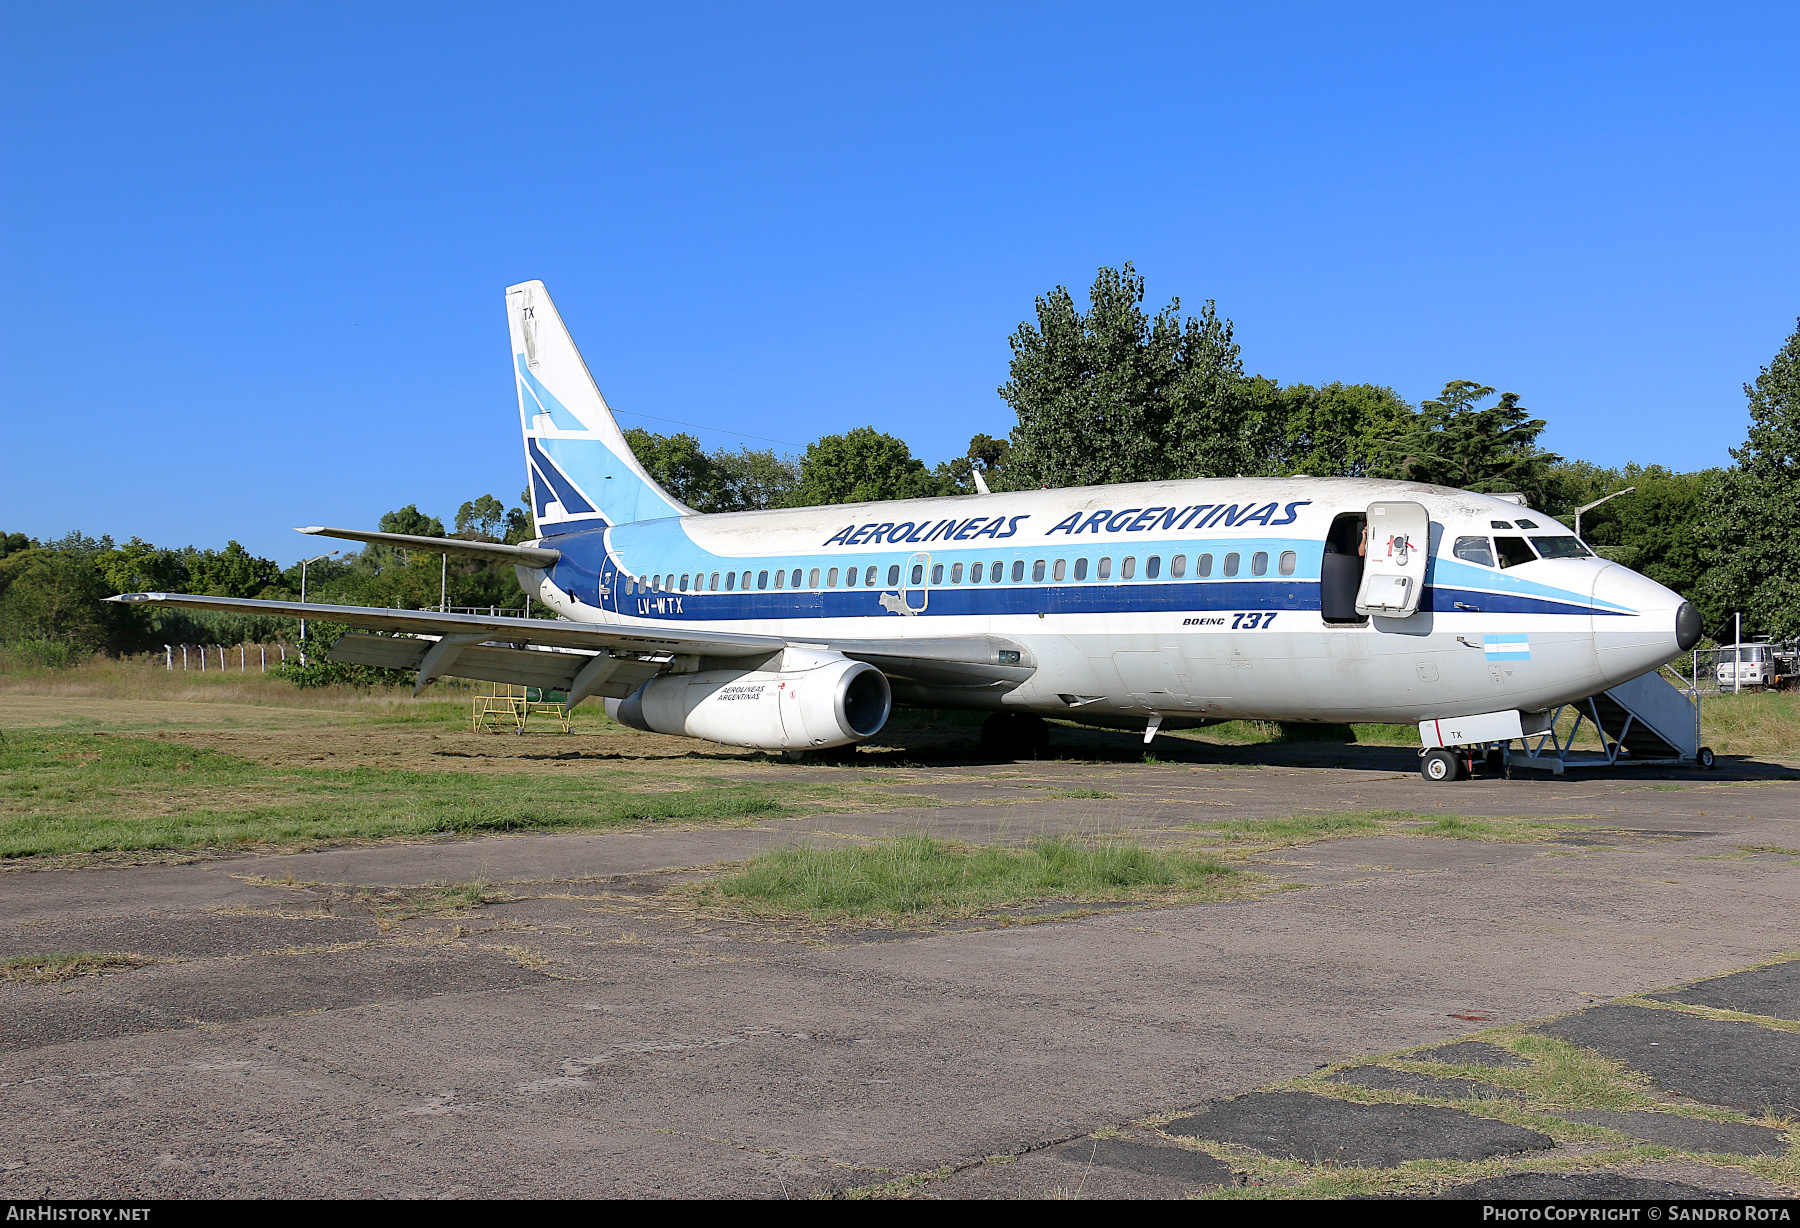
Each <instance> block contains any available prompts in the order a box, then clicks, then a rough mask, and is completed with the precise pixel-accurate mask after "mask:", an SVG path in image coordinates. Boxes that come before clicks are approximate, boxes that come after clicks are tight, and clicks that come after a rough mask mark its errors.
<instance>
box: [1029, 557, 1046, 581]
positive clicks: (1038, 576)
mask: <svg viewBox="0 0 1800 1228" xmlns="http://www.w3.org/2000/svg"><path fill="white" fill-rule="evenodd" d="M1045 566H1046V564H1045V562H1044V560H1043V559H1039V560H1038V561H1037V562H1035V563H1033V564H1032V565H1031V582H1032V583H1033V584H1042V583H1043V582H1044V568H1045Z"/></svg>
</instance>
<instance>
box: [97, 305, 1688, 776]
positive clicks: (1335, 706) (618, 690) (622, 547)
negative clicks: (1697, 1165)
mask: <svg viewBox="0 0 1800 1228" xmlns="http://www.w3.org/2000/svg"><path fill="white" fill-rule="evenodd" d="M506 304H507V317H508V321H509V324H510V332H511V341H512V345H511V356H512V366H513V371H514V376H515V382H516V384H517V388H518V401H519V415H520V425H521V429H522V432H523V436H524V450H525V463H526V472H527V476H528V481H529V488H528V489H529V493H530V496H531V499H532V504H533V506H532V511H533V513H534V514H535V516H536V522H537V530H538V532H539V534H540V537H539V538H538V539H537V540H536V541H532V542H527V543H525V544H522V545H517V546H506V545H498V544H492V543H486V542H473V541H464V540H460V539H443V538H422V537H411V536H407V535H402V534H392V533H371V532H362V531H357V530H349V529H334V528H310V529H305V530H302V531H303V532H307V533H317V534H324V535H327V536H332V537H338V538H345V539H348V540H351V541H359V542H381V543H386V544H389V545H394V546H400V547H404V548H408V549H414V550H428V551H437V552H447V553H451V554H456V555H471V556H475V557H480V558H486V559H494V560H504V561H506V562H510V563H512V564H514V565H515V567H516V569H517V574H518V577H519V581H520V583H521V585H522V586H523V587H524V589H525V591H526V592H527V593H529V594H530V595H531V596H532V597H533V598H535V599H536V600H537V601H539V602H541V603H543V605H545V606H546V607H548V608H549V609H550V610H553V611H554V612H555V613H556V614H557V615H559V616H560V617H559V618H558V619H557V620H555V621H551V620H545V619H524V618H511V617H483V616H480V615H467V614H451V613H441V612H436V611H429V610H387V609H373V608H365V607H353V606H332V605H318V604H311V605H303V604H301V603H298V602H285V601H248V600H230V599H225V598H215V597H195V596H183V595H179V594H165V593H133V594H127V595H124V596H121V597H117V598H114V600H118V601H131V602H145V603H152V604H159V605H168V606H178V607H182V608H187V609H203V610H218V611H237V612H245V613H250V612H256V613H269V614H281V615H290V616H303V617H306V618H310V619H317V620H321V621H328V622H337V623H346V624H349V625H350V626H352V627H357V628H361V629H364V630H365V631H373V632H381V633H385V634H377V635H369V634H357V633H351V634H347V635H345V636H343V637H342V638H341V639H340V640H339V641H338V642H337V644H336V645H335V646H334V648H333V649H332V651H331V659H332V660H337V661H348V662H359V663H363V664H368V665H378V666H387V667H395V668H404V669H409V670H416V671H417V674H418V686H419V688H421V689H422V688H423V687H424V686H425V685H427V684H428V683H430V682H431V681H432V680H433V679H435V678H438V677H441V676H444V675H446V674H455V675H457V676H461V677H469V678H479V679H487V680H492V681H497V682H506V683H515V684H524V685H528V686H538V687H545V688H554V689H558V690H562V691H564V692H566V693H567V696H568V703H569V704H570V705H571V706H572V705H574V704H578V703H580V702H581V701H582V700H584V699H587V698H590V697H600V698H601V699H603V700H604V702H605V705H606V709H607V711H608V713H610V714H611V715H612V716H614V717H615V718H616V719H618V720H620V721H623V722H624V723H626V724H628V725H633V726H636V727H638V728H641V729H647V730H655V731H659V732H662V733H669V734H679V735H686V736H689V737H695V738H703V739H707V740H710V741H714V742H720V743H726V744H731V745H737V746H746V747H757V748H762V749H766V750H772V751H784V752H788V753H789V754H790V756H797V755H798V754H799V753H801V752H805V751H809V750H811V751H824V750H829V749H832V748H839V747H853V746H854V744H856V743H857V742H860V741H862V740H865V739H867V738H869V737H872V736H873V735H875V734H876V733H877V732H879V731H880V729H881V728H882V726H883V724H884V723H885V722H886V720H887V719H888V715H889V712H890V710H891V708H892V706H893V705H894V704H900V705H907V706H919V707H930V708H956V709H972V710H977V711H987V712H989V713H991V714H992V715H991V716H990V718H989V720H988V723H987V726H986V727H985V728H984V731H983V743H984V746H985V747H986V748H987V749H988V750H989V751H991V752H1001V753H1010V754H1030V753H1033V752H1035V751H1041V748H1042V745H1043V741H1044V739H1045V737H1046V730H1045V725H1044V721H1043V718H1045V717H1053V718H1057V719H1061V720H1070V721H1079V722H1085V723H1089V724H1097V725H1107V726H1112V727H1116V728H1131V729H1136V730H1141V731H1143V733H1144V739H1145V741H1146V742H1148V741H1150V740H1151V738H1153V737H1154V736H1155V734H1156V733H1157V731H1158V730H1160V729H1175V728H1183V727H1192V726H1196V725H1203V724H1208V723H1213V722H1218V721H1225V720H1238V719H1245V718H1253V719H1259V720H1271V721H1283V722H1320V723H1345V722H1399V721H1408V722H1422V724H1421V729H1422V731H1423V736H1424V740H1425V743H1426V745H1427V746H1428V747H1444V748H1455V747H1464V748H1467V747H1471V746H1474V745H1477V744H1491V743H1504V742H1505V741H1507V740H1509V739H1517V738H1521V737H1524V736H1526V735H1528V734H1532V733H1536V732H1539V731H1541V730H1542V729H1544V728H1545V727H1546V726H1547V724H1548V721H1549V715H1548V714H1549V713H1550V712H1551V711H1552V710H1554V709H1555V708H1556V707H1557V706H1558V705H1561V704H1565V703H1569V702H1572V701H1575V700H1578V699H1581V698H1583V697H1585V696H1589V695H1594V694H1596V693H1598V692H1600V691H1604V690H1607V689H1609V688H1611V687H1613V686H1615V685H1617V684H1619V683H1622V682H1625V681H1627V680H1629V679H1632V678H1634V677H1637V676H1638V675H1641V674H1644V673H1646V672H1647V671H1650V670H1654V669H1656V668H1657V667H1658V666H1659V665H1661V664H1663V663H1664V662H1666V661H1669V660H1671V659H1672V658H1674V657H1676V656H1677V655H1679V654H1680V653H1682V652H1685V651H1686V650H1687V649H1688V648H1690V647H1691V646H1692V645H1693V644H1694V643H1695V642H1696V641H1697V640H1698V639H1699V637H1700V618H1699V615H1698V613H1697V612H1696V611H1695V609H1694V607H1693V606H1692V605H1690V604H1688V603H1687V602H1685V601H1683V600H1682V599H1681V597H1680V596H1678V595H1677V594H1675V593H1673V592H1670V591H1669V590H1668V589H1666V588H1663V587H1662V586H1661V585H1659V584H1656V583H1655V582H1653V581H1651V580H1649V579H1647V578H1645V577H1644V576H1641V575H1638V574H1636V573H1635V572H1632V571H1630V570H1628V569H1627V568H1625V567H1622V566H1620V565H1619V564H1617V563H1612V562H1609V561H1607V560H1605V559H1602V558H1598V557H1596V556H1595V555H1594V554H1593V552H1592V551H1590V550H1589V549H1588V548H1587V546H1586V545H1584V544H1583V543H1582V542H1581V541H1580V540H1579V539H1578V538H1577V537H1576V536H1575V534H1574V533H1573V532H1571V531H1570V530H1569V529H1568V528H1566V527H1565V526H1563V525H1561V524H1559V523H1557V522H1556V521H1554V520H1551V519H1550V518H1548V517H1546V516H1544V515H1543V514H1542V513H1540V512H1537V511H1534V510H1532V509H1531V508H1529V507H1527V506H1525V505H1524V503H1523V501H1522V500H1520V499H1518V498H1517V497H1509V496H1496V495H1482V494H1472V493H1470V492H1468V491H1462V490H1452V489H1448V488H1445V487H1439V486H1427V485H1421V484H1417V483H1410V482H1390V481H1375V480H1366V479H1358V478H1311V477H1285V478H1254V477H1253V478H1215V479H1203V480H1191V481H1171V482H1148V483H1138V484H1132V485H1119V486H1092V487H1083V488H1079V489H1064V490H1033V491H1015V492H1004V493H996V494H987V493H982V494H974V495H961V496H954V497H948V498H931V499H907V500H902V501H895V502H886V503H862V504H847V505H836V506H828V507H804V508H793V509H779V510H769V511H756V512H734V513H725V514H713V515H703V514H698V513H696V512H694V511H693V510H692V509H690V508H688V507H686V506H684V505H683V504H681V503H680V502H679V501H677V500H676V499H675V498H674V497H673V496H672V495H670V494H669V493H668V492H667V491H666V490H664V489H663V488H662V487H661V486H660V485H658V484H657V482H656V481H655V480H653V479H652V478H651V477H650V475H649V474H648V473H647V472H646V471H645V470H644V468H643V466H642V465H641V464H639V462H638V460H637V459H636V457H635V456H634V455H633V454H632V451H631V449H630V447H629V446H628V445H627V444H626V441H625V438H624V435H623V434H622V433H621V431H620V430H619V427H618V425H617V423H616V422H615V420H614V418H613V415H612V412H611V411H610V410H609V409H608V408H607V405H606V401H605V400H604V398H603V397H602V396H601V395H600V391H599V389H598V387H597V386H596V385H595V383H594V380H593V377H592V376H591V375H590V374H589V372H588V368H587V366H586V364H585V363H584V362H583V360H582V358H581V355H580V353H579V352H578V351H577V350H576V348H575V344H574V342H573V340H572V339H571V337H570V335H569V332H568V330H567V329H566V328H565V327H564V324H563V321H562V318H561V316H560V315H558V313H557V310H556V308H555V306H554V305H553V304H552V302H551V300H550V296H549V294H548V293H547V292H546V291H545V289H544V286H543V283H541V282H536V281H530V282H525V283H523V284H521V285H517V286H513V287H511V288H510V289H508V290H507V291H506ZM395 633H400V634H399V635H396V634H395ZM1468 761H1469V760H1468V755H1467V754H1466V753H1465V754H1463V755H1460V756H1459V755H1458V754H1456V753H1453V751H1451V750H1447V749H1443V750H1434V751H1432V752H1431V753H1429V754H1427V755H1426V756H1425V759H1424V771H1425V774H1426V776H1427V778H1428V779H1453V778H1456V777H1457V776H1459V775H1463V774H1466V771H1467V766H1468Z"/></svg>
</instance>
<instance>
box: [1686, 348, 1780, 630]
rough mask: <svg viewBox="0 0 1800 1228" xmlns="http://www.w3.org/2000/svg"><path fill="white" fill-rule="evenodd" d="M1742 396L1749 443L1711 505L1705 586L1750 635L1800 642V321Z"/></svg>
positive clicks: (1717, 488)
mask: <svg viewBox="0 0 1800 1228" xmlns="http://www.w3.org/2000/svg"><path fill="white" fill-rule="evenodd" d="M1744 393H1745V395H1746V396H1747V397H1749V400H1750V434H1749V438H1748V439H1746V440H1745V442H1744V446H1743V447H1741V448H1736V449H1733V450H1732V453H1731V456H1732V459H1733V460H1735V461H1736V462H1737V463H1736V464H1735V465H1733V466H1732V467H1731V468H1730V469H1727V470H1726V471H1725V472H1724V473H1722V474H1720V475H1719V478H1718V480H1717V481H1716V482H1715V483H1714V484H1713V486H1712V488H1711V489H1710V490H1709V492H1708V494H1707V498H1706V502H1707V504H1708V505H1709V506H1710V508H1711V510H1712V515H1711V517H1710V518H1709V519H1710V522H1709V523H1708V525H1707V527H1706V537H1707V540H1708V542H1709V544H1710V545H1711V546H1712V547H1713V556H1714V560H1715V561H1714V564H1713V566H1712V568H1711V569H1710V570H1709V571H1708V573H1707V576H1706V582H1705V585H1704V586H1703V587H1704V590H1705V592H1706V593H1707V595H1708V596H1709V597H1710V598H1712V599H1713V600H1714V601H1716V602H1717V605H1718V608H1719V609H1720V610H1721V612H1722V613H1723V614H1724V615H1726V616H1729V615H1730V614H1731V613H1733V612H1736V611H1740V610H1741V611H1743V613H1744V615H1745V631H1746V633H1748V632H1749V631H1750V630H1751V628H1754V629H1755V632H1756V633H1757V634H1759V635H1771V636H1775V637H1777V638H1781V639H1788V638H1792V637H1795V636H1800V321H1796V322H1795V329H1794V332H1793V334H1792V335H1791V336H1789V337H1788V339H1787V342H1786V344H1784V345H1783V346H1782V347H1781V349H1780V350H1779V351H1778V352H1777V353H1776V355H1775V357H1774V359H1773V361H1771V362H1770V363H1769V365H1768V366H1766V367H1764V368H1763V369H1762V371H1761V373H1760V374H1759V375H1758V376H1757V377H1756V382H1755V383H1754V384H1746V385H1744ZM1722 629H1723V628H1721V630H1722Z"/></svg>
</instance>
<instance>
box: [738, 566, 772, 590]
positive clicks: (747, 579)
mask: <svg viewBox="0 0 1800 1228" xmlns="http://www.w3.org/2000/svg"><path fill="white" fill-rule="evenodd" d="M763 574H764V575H765V576H766V575H768V574H769V573H768V572H766V571H765V572H764V573H763ZM738 587H739V588H741V589H744V590H745V591H746V592H747V591H749V588H750V573H749V572H747V571H746V572H745V573H744V578H743V580H742V581H741V582H740V583H739V584H738Z"/></svg>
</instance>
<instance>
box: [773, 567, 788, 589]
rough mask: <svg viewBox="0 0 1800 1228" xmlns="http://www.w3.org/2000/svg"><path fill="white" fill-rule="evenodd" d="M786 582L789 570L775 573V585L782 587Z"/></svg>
mask: <svg viewBox="0 0 1800 1228" xmlns="http://www.w3.org/2000/svg"><path fill="white" fill-rule="evenodd" d="M786 583H787V572H786V571H778V572H776V573H775V587H776V588H780V587H782V586H783V585H784V584H786Z"/></svg>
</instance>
